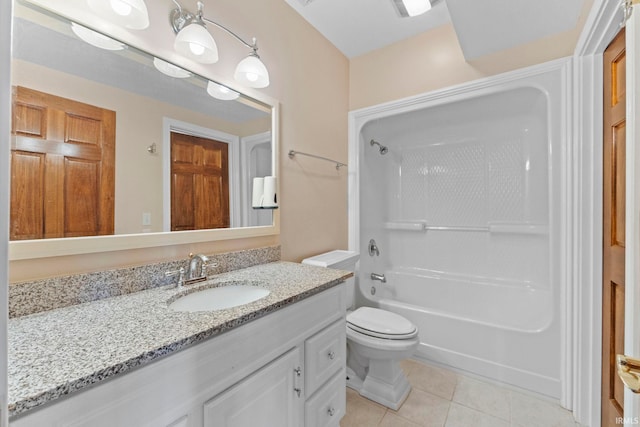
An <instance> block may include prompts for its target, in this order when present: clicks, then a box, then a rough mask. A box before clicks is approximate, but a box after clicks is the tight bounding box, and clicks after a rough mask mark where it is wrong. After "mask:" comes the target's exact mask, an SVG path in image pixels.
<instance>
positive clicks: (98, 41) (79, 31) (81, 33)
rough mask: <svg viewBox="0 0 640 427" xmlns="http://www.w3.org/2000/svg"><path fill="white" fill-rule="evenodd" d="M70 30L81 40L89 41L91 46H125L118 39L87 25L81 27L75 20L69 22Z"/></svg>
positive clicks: (115, 48)
mask: <svg viewBox="0 0 640 427" xmlns="http://www.w3.org/2000/svg"><path fill="white" fill-rule="evenodd" d="M71 31H73V34H75V35H76V36H78V38H80V39H81V40H82V41H84V42H86V43H89V44H90V45H92V46H95V47H99V48H100V49H105V50H122V49H124V48H125V45H124V44H122V43H120V42H119V41H116V40H114V39H112V38H109V37H107V36H105V35H103V34H100V33H97V32H95V31H93V30H90V29H88V28H87V27H83V26H82V25H79V24H76V23H75V22H72V23H71Z"/></svg>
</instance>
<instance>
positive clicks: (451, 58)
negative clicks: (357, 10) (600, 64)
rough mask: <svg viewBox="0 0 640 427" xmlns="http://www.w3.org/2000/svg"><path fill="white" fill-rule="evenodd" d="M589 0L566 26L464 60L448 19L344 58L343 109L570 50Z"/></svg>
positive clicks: (539, 60) (555, 56) (485, 74)
mask: <svg viewBox="0 0 640 427" xmlns="http://www.w3.org/2000/svg"><path fill="white" fill-rule="evenodd" d="M592 4H593V1H592V0H587V1H585V2H584V6H583V8H582V12H581V14H580V17H579V19H578V25H577V26H576V28H574V29H573V30H571V31H566V32H563V33H559V34H556V35H554V36H551V37H547V38H544V39H541V40H538V41H535V42H532V43H528V44H525V45H522V46H518V47H515V48H511V49H506V50H503V51H500V52H497V53H494V54H491V55H486V56H483V57H481V58H478V59H477V60H473V61H471V62H466V61H465V59H464V56H463V54H462V50H461V49H460V46H459V45H458V40H457V38H456V34H455V31H454V29H453V25H451V24H448V25H444V26H441V27H438V28H435V29H433V30H431V31H427V32H424V33H422V34H419V35H417V36H414V37H411V38H409V39H406V40H403V41H400V42H398V43H395V44H393V45H390V46H387V47H384V48H381V49H378V50H375V51H373V52H370V53H367V54H364V55H362V56H359V57H357V58H353V59H352V60H351V63H350V71H349V72H350V75H349V109H350V110H357V109H359V108H364V107H368V106H372V105H377V104H380V103H383V102H388V101H392V100H396V99H401V98H406V97H409V96H412V95H417V94H420V93H424V92H429V91H432V90H436V89H440V88H444V87H448V86H452V85H456V84H460V83H464V82H468V81H471V80H475V79H479V78H483V77H488V76H492V75H495V74H499V73H503V72H506V71H511V70H515V69H518V68H522V67H527V66H530V65H534V64H539V63H542V62H547V61H551V60H553V59H558V58H562V57H565V56H570V55H572V54H573V50H574V48H575V45H576V42H577V40H578V37H579V36H580V32H581V30H582V27H583V26H584V23H585V21H586V19H587V15H588V13H589V10H590V9H591V5H592Z"/></svg>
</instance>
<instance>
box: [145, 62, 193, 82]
mask: <svg viewBox="0 0 640 427" xmlns="http://www.w3.org/2000/svg"><path fill="white" fill-rule="evenodd" d="M153 66H154V67H156V70H158V71H160V72H161V73H162V74H166V75H167V76H169V77H175V78H177V79H184V78H187V77H189V76H191V73H190V72H188V71H187V70H185V69H183V68H180V67H178V66H176V65H173V64H170V63H168V62H167V61H163V60H162V59H159V58H153Z"/></svg>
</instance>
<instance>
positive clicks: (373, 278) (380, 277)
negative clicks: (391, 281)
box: [371, 273, 387, 283]
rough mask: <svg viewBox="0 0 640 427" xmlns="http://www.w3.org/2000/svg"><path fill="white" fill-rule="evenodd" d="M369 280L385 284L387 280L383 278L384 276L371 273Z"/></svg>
mask: <svg viewBox="0 0 640 427" xmlns="http://www.w3.org/2000/svg"><path fill="white" fill-rule="evenodd" d="M371 280H379V281H380V282H382V283H387V278H386V277H384V274H378V273H371Z"/></svg>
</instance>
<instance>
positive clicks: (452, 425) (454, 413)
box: [445, 402, 509, 427]
mask: <svg viewBox="0 0 640 427" xmlns="http://www.w3.org/2000/svg"><path fill="white" fill-rule="evenodd" d="M470 426H473V427H509V423H508V422H507V421H505V420H501V419H500V418H496V417H493V416H491V415H488V414H485V413H484V412H480V411H476V410H475V409H471V408H467V407H466V406H462V405H459V404H457V403H455V402H454V403H452V404H451V407H450V408H449V415H448V416H447V422H446V423H445V427H470Z"/></svg>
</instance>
